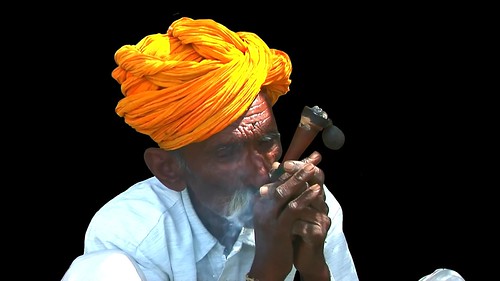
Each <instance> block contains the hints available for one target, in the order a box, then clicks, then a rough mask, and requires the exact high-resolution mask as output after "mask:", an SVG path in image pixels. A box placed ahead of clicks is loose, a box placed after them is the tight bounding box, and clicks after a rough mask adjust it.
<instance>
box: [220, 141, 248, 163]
mask: <svg viewBox="0 0 500 281" xmlns="http://www.w3.org/2000/svg"><path fill="white" fill-rule="evenodd" d="M241 147H242V146H241V145H237V144H232V145H226V146H222V147H219V148H218V149H217V150H216V154H215V156H216V157H217V158H219V159H222V160H226V159H231V157H236V156H238V153H239V152H238V149H240V148H241Z"/></svg>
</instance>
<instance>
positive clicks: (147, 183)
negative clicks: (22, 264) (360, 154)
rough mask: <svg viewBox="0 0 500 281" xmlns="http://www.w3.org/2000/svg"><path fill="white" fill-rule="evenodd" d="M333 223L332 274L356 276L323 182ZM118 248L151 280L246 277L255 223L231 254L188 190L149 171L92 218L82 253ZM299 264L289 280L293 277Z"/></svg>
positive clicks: (337, 211)
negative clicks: (203, 219)
mask: <svg viewBox="0 0 500 281" xmlns="http://www.w3.org/2000/svg"><path fill="white" fill-rule="evenodd" d="M325 193H326V202H327V204H328V206H329V216H330V217H331V221H332V225H331V227H330V229H329V231H328V235H327V238H326V243H325V249H324V250H325V257H326V261H327V263H328V265H329V267H330V273H331V280H335V281H357V280H359V279H358V276H357V273H356V269H355V266H354V263H353V259H352V257H351V254H350V252H349V249H348V245H347V242H346V239H345V236H344V233H343V230H342V220H343V214H342V209H341V207H340V205H339V203H338V202H337V200H336V199H335V197H334V196H333V194H332V193H331V192H330V191H329V190H328V189H327V188H326V187H325ZM105 249H118V250H121V251H123V252H124V253H126V254H127V255H128V256H129V257H130V258H131V259H133V262H135V263H136V264H137V265H138V267H139V269H140V271H142V273H143V274H144V276H145V278H146V279H147V280H148V281H167V280H180V281H193V280H203V281H205V280H206V281H209V280H210V281H212V280H230V281H237V280H245V274H246V273H247V272H248V271H249V270H250V266H251V265H252V261H253V257H254V252H255V239H254V232H253V229H248V228H243V229H242V231H241V233H240V235H239V237H238V240H237V241H236V243H235V244H234V247H233V249H232V251H231V252H230V253H229V255H228V256H227V258H226V256H225V255H224V247H223V246H222V245H221V244H220V243H219V242H218V240H217V239H216V238H215V237H214V236H212V235H211V234H210V232H208V230H207V229H206V228H205V226H204V225H203V224H202V222H201V221H200V219H199V218H198V216H197V215H196V212H195V210H194V209H193V206H192V204H191V201H190V199H189V195H188V192H187V190H186V189H185V190H183V191H182V192H176V191H173V190H171V189H169V188H168V187H166V186H164V185H163V184H162V183H160V181H158V179H156V178H155V177H151V178H149V179H146V180H144V181H142V182H138V183H136V184H135V185H133V186H131V187H130V188H129V189H127V190H126V191H124V192H122V193H121V194H119V195H117V196H116V197H115V198H113V199H111V200H110V201H109V202H107V203H106V204H105V205H104V206H103V207H102V208H101V209H100V210H99V211H97V212H96V214H95V215H94V217H93V218H92V220H91V222H90V224H89V227H88V229H87V232H86V234H85V249H84V254H89V253H92V252H95V251H99V250H105ZM295 272H296V270H295V268H293V269H292V271H291V272H290V273H289V275H288V276H287V278H286V279H285V280H289V281H292V280H293V278H294V276H295Z"/></svg>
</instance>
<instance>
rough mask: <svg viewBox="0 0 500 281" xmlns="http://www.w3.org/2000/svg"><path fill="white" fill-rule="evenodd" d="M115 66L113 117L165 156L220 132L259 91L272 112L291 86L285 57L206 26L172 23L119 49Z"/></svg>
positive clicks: (254, 39) (253, 39) (248, 38)
mask: <svg viewBox="0 0 500 281" xmlns="http://www.w3.org/2000/svg"><path fill="white" fill-rule="evenodd" d="M115 61H116V63H117V65H118V67H116V68H115V69H114V70H113V72H112V77H113V78H114V79H115V80H116V81H117V82H118V83H119V84H120V85H121V91H122V93H123V95H124V98H122V99H121V100H120V101H119V102H118V104H117V106H116V113H117V114H118V115H119V116H121V117H123V118H124V119H125V122H126V123H127V124H129V125H130V126H131V127H132V128H134V129H135V130H136V131H138V132H140V133H143V134H146V135H149V136H150V137H151V138H152V139H153V140H154V141H155V142H156V143H157V144H158V145H159V146H160V147H161V148H163V149H166V150H174V149H177V148H180V147H183V146H185V145H187V144H190V143H193V142H200V141H203V140H205V139H207V138H209V137H210V136H212V135H214V134H216V133H218V132H220V131H221V130H222V129H224V128H225V127H227V126H228V125H230V124H231V123H233V122H234V121H235V120H236V119H238V118H239V117H240V116H241V115H243V114H244V113H245V112H246V111H247V110H248V108H249V106H250V105H251V104H252V102H253V100H254V99H255V97H256V96H257V94H258V93H259V91H260V90H261V88H262V89H266V92H267V93H268V95H269V97H270V99H271V102H272V104H273V105H274V103H275V102H276V101H277V100H278V98H279V97H280V96H281V95H284V94H286V93H287V92H288V91H289V85H290V83H291V80H290V74H291V71H292V65H291V62H290V58H289V57H288V55H287V54H286V53H284V52H283V51H279V50H275V49H270V48H269V47H268V46H267V45H266V43H264V41H262V39H260V37H258V36H257V35H256V34H254V33H249V32H233V31H231V30H229V29H228V28H226V27H225V26H223V25H221V24H219V23H217V22H215V21H213V20H210V19H201V20H193V19H191V18H186V17H184V18H180V19H178V20H176V21H174V22H173V23H172V25H171V26H170V27H169V29H168V30H167V33H166V34H153V35H148V36H146V37H144V38H143V39H142V40H141V41H139V43H137V45H125V46H122V47H121V48H120V49H118V51H117V52H116V53H115Z"/></svg>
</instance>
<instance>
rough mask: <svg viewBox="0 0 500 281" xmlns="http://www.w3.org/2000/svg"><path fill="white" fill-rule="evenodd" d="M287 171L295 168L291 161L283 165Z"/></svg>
mask: <svg viewBox="0 0 500 281" xmlns="http://www.w3.org/2000/svg"><path fill="white" fill-rule="evenodd" d="M283 165H284V167H285V169H287V170H291V169H293V168H294V167H295V164H294V163H293V162H290V161H287V162H285V163H283Z"/></svg>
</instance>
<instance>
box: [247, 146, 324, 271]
mask: <svg viewBox="0 0 500 281" xmlns="http://www.w3.org/2000/svg"><path fill="white" fill-rule="evenodd" d="M320 161H321V155H320V154H319V153H317V152H314V153H312V154H311V155H310V156H309V157H307V158H305V159H304V160H302V161H294V160H288V161H286V162H285V163H283V164H284V166H283V167H284V170H285V173H284V174H283V175H281V176H280V177H279V178H278V180H277V181H276V182H272V183H270V184H267V185H264V186H263V187H261V189H260V197H259V198H258V199H257V200H256V203H255V205H254V227H255V241H256V242H255V243H256V253H255V258H254V263H253V265H252V269H251V271H250V275H251V276H253V277H255V278H257V279H259V277H260V278H261V279H263V280H268V279H269V280H283V279H284V278H285V277H286V275H287V274H288V273H289V272H290V270H291V267H292V264H294V265H295V267H296V268H297V270H298V271H299V272H300V273H301V276H302V277H303V279H304V280H305V279H313V278H314V279H313V280H322V279H323V278H326V279H328V278H329V270H328V266H327V265H326V262H325V259H324V255H323V246H324V242H325V238H326V234H327V231H328V229H329V227H330V218H329V217H328V206H327V205H326V203H325V195H324V192H323V183H324V173H323V171H322V170H321V169H319V168H318V167H317V166H316V165H317V164H318V163H319V162H320ZM326 279H325V280H326Z"/></svg>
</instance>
